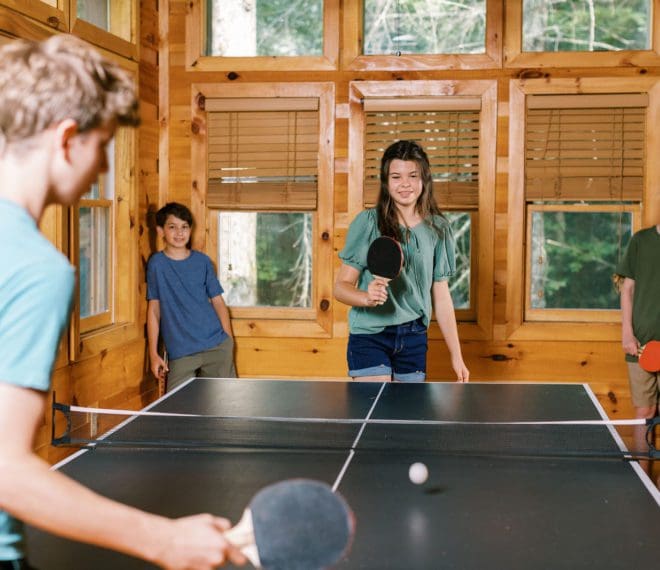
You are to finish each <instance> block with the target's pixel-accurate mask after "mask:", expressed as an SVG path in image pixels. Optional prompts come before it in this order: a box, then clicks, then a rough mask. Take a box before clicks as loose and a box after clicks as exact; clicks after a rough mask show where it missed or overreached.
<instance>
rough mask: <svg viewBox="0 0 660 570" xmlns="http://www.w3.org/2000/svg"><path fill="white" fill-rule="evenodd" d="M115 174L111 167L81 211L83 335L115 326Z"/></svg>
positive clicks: (83, 202) (79, 299)
mask: <svg viewBox="0 0 660 570" xmlns="http://www.w3.org/2000/svg"><path fill="white" fill-rule="evenodd" d="M108 155H109V156H112V155H113V153H112V152H109V153H108ZM113 170H114V168H113V166H112V164H111V165H110V168H109V171H108V174H109V176H108V175H106V176H103V177H101V178H100V180H99V182H98V183H96V184H94V185H93V186H92V189H91V191H90V192H88V193H87V194H86V195H85V196H83V197H82V199H81V200H80V202H79V207H78V276H79V277H78V279H79V287H78V288H79V295H78V302H79V304H80V321H81V323H80V324H81V327H80V328H81V331H83V332H85V331H87V330H91V329H94V328H98V327H99V326H101V325H108V324H110V323H111V322H112V299H111V297H110V291H111V286H112V277H113V275H112V265H113V264H112V256H111V253H112V251H113V243H112V227H113V223H112V222H113V217H114V216H113V213H114V212H113V206H114V200H113V190H114V183H113V180H112V173H113Z"/></svg>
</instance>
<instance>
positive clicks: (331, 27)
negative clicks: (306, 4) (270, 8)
mask: <svg viewBox="0 0 660 570" xmlns="http://www.w3.org/2000/svg"><path fill="white" fill-rule="evenodd" d="M339 12H340V0H323V55H321V56H311V55H310V56H254V57H223V56H209V55H204V43H205V38H206V0H190V2H189V9H188V10H187V11H186V56H185V65H186V70H187V71H237V70H241V71H291V70H335V69H337V62H338V57H339Z"/></svg>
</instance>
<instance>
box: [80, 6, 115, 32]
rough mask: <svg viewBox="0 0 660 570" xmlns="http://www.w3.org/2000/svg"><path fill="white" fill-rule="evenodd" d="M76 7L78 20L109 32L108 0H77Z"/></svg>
mask: <svg viewBox="0 0 660 570" xmlns="http://www.w3.org/2000/svg"><path fill="white" fill-rule="evenodd" d="M76 6H77V8H78V11H77V16H78V18H80V19H81V20H85V21H86V22H89V23H90V24H94V25H95V26H96V27H97V28H101V29H102V30H107V31H110V0H78V2H77V3H76Z"/></svg>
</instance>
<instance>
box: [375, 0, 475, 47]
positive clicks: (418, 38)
mask: <svg viewBox="0 0 660 570" xmlns="http://www.w3.org/2000/svg"><path fill="white" fill-rule="evenodd" d="M363 34H364V47H363V53H364V55H401V54H459V53H485V51H486V0H463V1H462V2H446V1H445V0H397V1H396V2H392V1H391V0H364V30H363Z"/></svg>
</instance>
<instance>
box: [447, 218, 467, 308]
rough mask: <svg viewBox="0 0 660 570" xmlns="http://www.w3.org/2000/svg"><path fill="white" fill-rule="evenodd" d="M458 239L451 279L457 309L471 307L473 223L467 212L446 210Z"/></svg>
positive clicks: (450, 290) (455, 236)
mask: <svg viewBox="0 0 660 570" xmlns="http://www.w3.org/2000/svg"><path fill="white" fill-rule="evenodd" d="M445 216H446V217H447V219H448V220H449V223H450V224H451V229H452V232H453V233H454V239H455V240H456V274H455V275H454V276H453V277H452V278H451V279H450V280H449V292H450V293H451V298H452V301H453V302H454V308H455V309H469V308H470V269H471V268H470V259H471V257H470V256H471V237H472V227H471V226H472V224H471V218H470V214H468V213H467V212H445Z"/></svg>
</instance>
